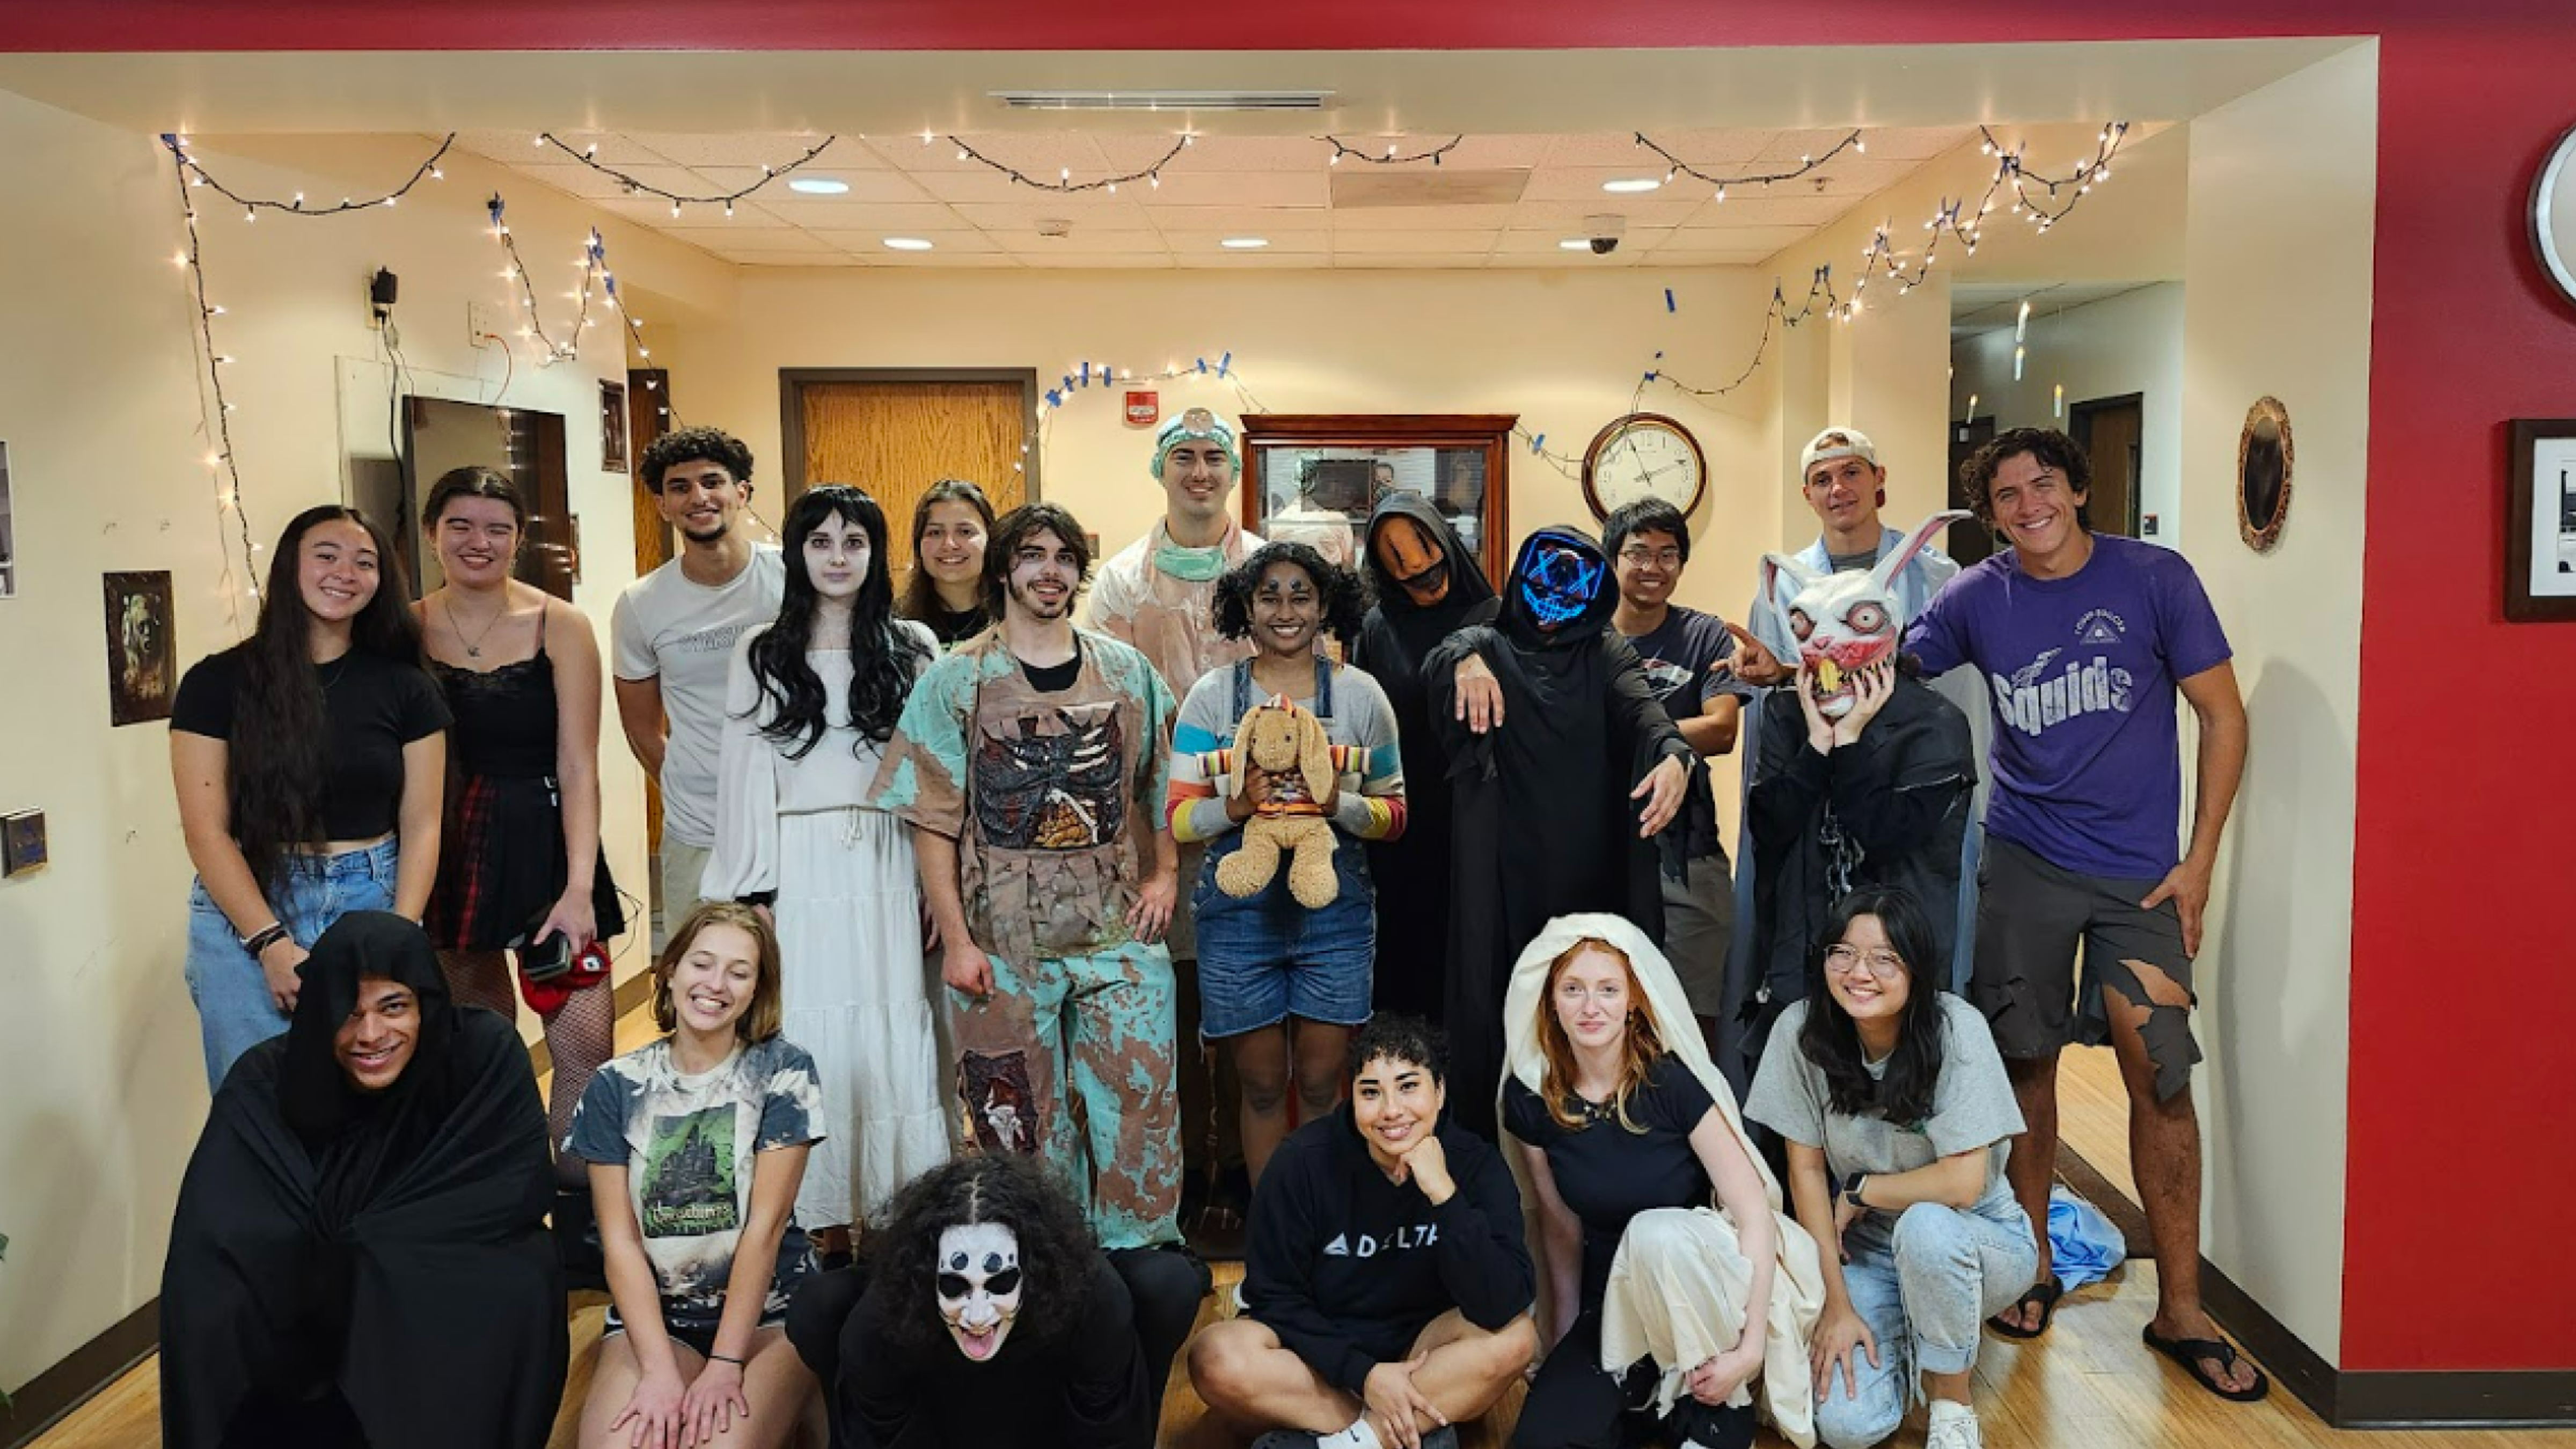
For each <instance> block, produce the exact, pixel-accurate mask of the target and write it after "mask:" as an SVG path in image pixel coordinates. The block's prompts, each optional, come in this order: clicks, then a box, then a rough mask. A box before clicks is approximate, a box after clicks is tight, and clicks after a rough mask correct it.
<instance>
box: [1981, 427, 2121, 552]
mask: <svg viewBox="0 0 2576 1449" xmlns="http://www.w3.org/2000/svg"><path fill="white" fill-rule="evenodd" d="M2022 453H2028V454H2029V455H2030V456H2031V457H2032V458H2034V459H2036V460H2037V461H2038V462H2039V464H2040V466H2042V467H2045V468H2048V469H2051V470H2052V471H2054V472H2057V473H2059V474H2061V475H2063V476H2064V477H2065V479H2066V487H2067V490H2068V491H2069V492H2073V493H2087V492H2090V491H2091V490H2092V487H2093V460H2092V459H2090V458H2087V457H2085V456H2084V449H2083V448H2082V447H2081V446H2079V445H2078V444H2077V443H2076V441H2075V440H2074V439H2073V438H2070V437H2068V436H2066V435H2065V434H2064V433H2061V432H2059V431H2058V430H2057V429H2055V428H2007V429H2005V430H2004V431H2002V432H2000V433H1997V434H1995V436H1994V440H1993V441H1991V442H1989V443H1987V444H1986V445H1985V446H1983V447H1981V448H1979V449H1977V451H1975V452H1973V453H1970V454H1969V455H1968V461H1966V462H1964V463H1961V464H1960V465H1959V491H1960V492H1961V493H1962V494H1965V495H1966V498H1967V504H1968V511H1969V512H1971V513H1973V514H1975V515H1977V521H1978V522H1979V523H1982V524H1984V525H1986V526H1987V527H1989V528H1992V527H1994V525H1995V497H1994V485H1995V474H1996V472H1997V471H1999V470H2000V469H2001V468H2002V467H2003V465H2004V459H2006V458H2010V457H2014V456H2016V455H2018V454H2022ZM2075 514H2076V520H2077V521H2078V522H2080V523H2082V524H2083V525H2084V526H2085V527H2086V528H2088V529H2089V528H2091V527H2092V526H2093V520H2092V518H2091V517H2090V516H2089V515H2090V510H2089V509H2086V508H2083V507H2080V506H2079V507H2078V508H2077V509H2076V510H2075Z"/></svg>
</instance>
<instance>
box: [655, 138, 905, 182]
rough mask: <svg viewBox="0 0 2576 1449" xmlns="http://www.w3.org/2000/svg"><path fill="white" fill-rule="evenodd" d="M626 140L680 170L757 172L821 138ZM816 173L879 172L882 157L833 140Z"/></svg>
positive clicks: (801, 152) (852, 142)
mask: <svg viewBox="0 0 2576 1449" xmlns="http://www.w3.org/2000/svg"><path fill="white" fill-rule="evenodd" d="M628 139H630V140H632V141H634V142H635V143H636V144H637V145H640V146H643V147H645V148H646V149H648V150H650V151H652V152H653V153H654V154H656V155H658V156H660V157H662V158H663V159H664V160H666V161H676V162H678V163H679V164H680V165H682V166H741V167H747V168H749V169H750V170H752V171H753V172H755V173H756V172H758V171H759V170H760V168H761V167H763V166H778V167H783V166H786V165H787V164H788V163H790V162H792V161H794V160H795V159H796V158H797V157H799V156H802V155H804V154H805V153H806V152H807V151H810V150H812V149H813V148H814V146H815V145H816V144H817V143H818V142H820V141H821V140H822V139H823V138H822V137H821V136H800V135H789V134H766V135H764V134H760V133H756V132H744V133H732V134H716V135H697V134H689V133H684V132H664V131H634V132H629V133H628ZM811 164H812V165H813V167H814V169H816V170H818V171H822V170H830V169H832V168H834V167H844V168H848V169H851V170H859V171H876V170H882V169H883V168H884V166H885V160H884V158H883V157H880V156H878V155H877V154H876V153H875V152H873V151H870V150H869V149H868V148H867V147H866V146H864V145H861V144H860V143H859V141H858V140H857V138H855V137H851V136H840V137H835V138H834V139H833V141H832V144H830V145H828V146H825V147H824V148H823V154H821V155H820V156H817V157H815V158H814V160H813V162H812V163H811Z"/></svg>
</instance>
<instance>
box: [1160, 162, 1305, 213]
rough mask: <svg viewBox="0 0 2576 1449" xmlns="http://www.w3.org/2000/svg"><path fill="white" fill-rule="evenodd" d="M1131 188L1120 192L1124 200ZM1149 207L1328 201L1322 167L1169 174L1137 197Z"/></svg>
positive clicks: (1301, 203) (1265, 204)
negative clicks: (1300, 172) (1156, 186)
mask: <svg viewBox="0 0 2576 1449" xmlns="http://www.w3.org/2000/svg"><path fill="white" fill-rule="evenodd" d="M1128 189H1130V188H1122V189H1121V190H1120V192H1119V194H1120V195H1122V196H1124V195H1126V194H1127V190H1128ZM1136 199H1137V200H1139V201H1142V202H1144V203H1145V204H1146V205H1148V206H1157V205H1159V206H1314V207H1320V206H1324V205H1326V204H1327V203H1328V202H1329V201H1330V199H1331V198H1330V194H1329V190H1328V188H1327V186H1326V184H1325V180H1324V172H1323V168H1322V167H1317V168H1316V169H1315V170H1313V171H1311V172H1307V173H1304V174H1299V173H1296V172H1290V171H1216V172H1205V173H1192V172H1182V171H1169V172H1165V173H1164V175H1163V184H1162V186H1161V187H1160V188H1159V189H1154V188H1149V189H1146V190H1143V191H1139V192H1138V193H1137V198H1136Z"/></svg>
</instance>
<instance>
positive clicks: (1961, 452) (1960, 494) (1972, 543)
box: [1941, 413, 1995, 568]
mask: <svg viewBox="0 0 2576 1449" xmlns="http://www.w3.org/2000/svg"><path fill="white" fill-rule="evenodd" d="M1994 439H1995V420H1994V416H1993V414H1991V413H1990V414H1988V415H1986V416H1985V417H1982V418H1970V419H1968V420H1967V421H1966V422H1964V423H1958V424H1954V425H1953V426H1952V427H1951V429H1950V506H1951V507H1953V508H1964V509H1967V510H1968V511H1969V512H1970V513H1974V512H1976V511H1977V510H1976V505H1975V503H1974V502H1973V501H1972V500H1971V499H1970V498H1969V497H1968V485H1966V484H1965V483H1962V482H1960V481H1959V468H1960V466H1961V465H1962V464H1964V463H1966V462H1967V461H1968V459H1969V457H1970V456H1971V455H1972V454H1974V453H1975V452H1976V451H1977V450H1978V449H1979V448H1982V447H1984V446H1985V445H1986V444H1988V443H1991V442H1993V441H1994ZM1941 547H1942V551H1943V552H1945V553H1947V554H1949V555H1950V557H1952V558H1953V559H1956V560H1958V563H1959V567H1961V568H1966V567H1967V566H1968V565H1970V564H1972V563H1975V562H1977V561H1978V560H1979V559H1982V558H1984V557H1986V556H1987V555H1989V554H1991V553H1993V552H1994V551H1995V531H1994V529H1993V528H1991V527H1989V526H1988V525H1987V524H1986V523H1985V521H1984V520H1982V519H1977V518H1962V519H1960V520H1959V521H1958V522H1956V523H1954V524H1951V525H1950V527H1949V529H1948V530H1947V531H1946V532H1945V533H1944V534H1943V535H1942V541H1941Z"/></svg>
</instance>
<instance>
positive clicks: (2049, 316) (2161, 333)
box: [1949, 282, 2233, 548]
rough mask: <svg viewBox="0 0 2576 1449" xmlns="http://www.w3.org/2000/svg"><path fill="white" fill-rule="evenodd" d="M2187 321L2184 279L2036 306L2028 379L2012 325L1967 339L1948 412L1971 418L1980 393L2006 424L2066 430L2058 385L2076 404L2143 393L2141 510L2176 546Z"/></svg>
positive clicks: (1981, 406) (1957, 360) (1954, 358)
mask: <svg viewBox="0 0 2576 1449" xmlns="http://www.w3.org/2000/svg"><path fill="white" fill-rule="evenodd" d="M2041 300H2042V303H2043V305H2044V304H2045V301H2046V299H2045V297H2043V298H2042V299H2041ZM2182 327H2183V284H2182V283H2180V282H2161V283H2158V284H2156V285H2154V286H2148V287H2141V288H2139V289H2138V290H2136V291H2134V292H2123V293H2121V294H2120V295H2119V296H2116V297H2108V298H2105V299H2103V300H2102V301H2099V302H2094V303H2090V304H2088V305H2086V306H2082V307H2070V308H2068V309H2066V310H2065V311H2063V312H2054V313H2048V312H2040V311H2034V313H2033V315H2032V317H2031V319H2030V327H2029V329H2028V334H2027V338H2026V341H2025V344H2024V347H2025V353H2026V355H2025V356H2024V358H2023V359H2022V361H2023V366H2022V376H2021V380H2020V381H2019V382H2015V381H2014V380H2013V375H2012V355H2013V333H2012V329H2011V328H2009V327H2004V328H1998V329H1996V330H1994V331H1990V332H1980V333H1978V334H1976V335H1975V336H1973V337H1965V338H1962V339H1960V340H1959V341H1958V342H1957V343H1956V344H1954V345H1953V346H1952V347H1951V349H1950V361H1951V364H1952V370H1951V377H1950V414H1949V415H1950V417H1952V418H1954V419H1956V418H1963V417H1966V416H1967V415H1968V399H1969V398H1971V397H1974V398H1976V399H1977V412H1978V413H1979V414H1980V415H1991V416H1992V417H1993V418H1994V420H1995V426H1996V427H1998V428H2018V427H2034V428H2065V427H2067V426H2068V422H2067V419H2066V418H2065V417H2056V416H2052V415H2051V409H2052V407H2053V406H2054V404H2055V395H2054V389H2055V388H2057V387H2060V386H2063V387H2064V388H2065V389H2066V406H2067V407H2068V408H2069V409H2072V408H2073V407H2074V406H2075V405H2076V404H2077V403H2079V402H2085V401H2088V400H2090V399H2093V398H2104V397H2119V396H2122V395H2123V394H2126V393H2133V392H2134V393H2139V394H2142V396H2141V397H2140V399H2139V411H2140V413H2141V415H2142V416H2141V422H2142V424H2143V426H2144V443H2145V446H2144V447H2143V448H2142V449H2141V450H2140V453H2141V460H2140V463H2139V472H2140V473H2141V474H2143V475H2144V476H2143V477H2141V479H2140V480H2139V488H2138V511H2139V513H2140V515H2141V516H2142V517H2143V516H2144V515H2148V514H2152V515H2154V516H2155V518H2156V521H2157V531H2156V533H2155V534H2154V535H2153V541H2154V542H2156V543H2161V544H2164V545H2165V546H2167V547H2168V548H2170V547H2173V546H2174V545H2175V543H2176V542H2177V541H2178V540H2179V539H2180V538H2181V537H2182V499H2183V487H2182V467H2183V433H2182V408H2183V366H2182V354H2183V346H2182ZM2230 462H2231V464H2232V462H2233V459H2232V458H2231V459H2230ZM2231 516H2232V514H2231Z"/></svg>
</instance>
